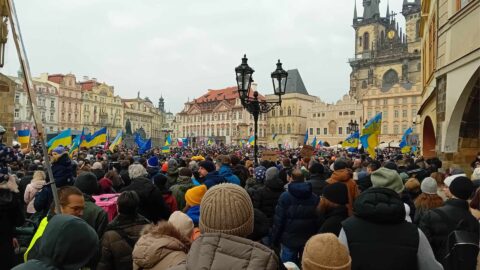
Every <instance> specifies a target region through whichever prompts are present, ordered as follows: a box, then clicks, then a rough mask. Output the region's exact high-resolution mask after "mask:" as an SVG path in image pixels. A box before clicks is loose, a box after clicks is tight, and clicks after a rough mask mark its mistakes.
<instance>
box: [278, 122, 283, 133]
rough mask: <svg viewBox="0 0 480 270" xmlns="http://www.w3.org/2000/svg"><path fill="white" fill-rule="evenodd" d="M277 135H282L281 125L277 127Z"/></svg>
mask: <svg viewBox="0 0 480 270" xmlns="http://www.w3.org/2000/svg"><path fill="white" fill-rule="evenodd" d="M278 133H279V134H282V133H283V127H282V124H280V125H278Z"/></svg>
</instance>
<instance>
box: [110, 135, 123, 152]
mask: <svg viewBox="0 0 480 270" xmlns="http://www.w3.org/2000/svg"><path fill="white" fill-rule="evenodd" d="M122 141H123V131H122V130H120V131H119V132H118V133H117V137H115V139H114V140H113V142H112V144H110V146H109V147H108V149H110V151H112V152H113V150H115V147H116V146H117V145H120V144H121V143H122Z"/></svg>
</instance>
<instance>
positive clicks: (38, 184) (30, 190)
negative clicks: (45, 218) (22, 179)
mask: <svg viewBox="0 0 480 270" xmlns="http://www.w3.org/2000/svg"><path fill="white" fill-rule="evenodd" d="M43 185H45V181H43V180H42V181H35V182H30V184H28V185H27V188H26V189H25V194H24V195H23V200H24V201H25V203H26V204H27V213H29V214H33V213H35V212H36V211H35V208H34V207H33V201H34V200H35V195H36V194H37V193H38V192H39V191H40V190H41V189H42V187H43Z"/></svg>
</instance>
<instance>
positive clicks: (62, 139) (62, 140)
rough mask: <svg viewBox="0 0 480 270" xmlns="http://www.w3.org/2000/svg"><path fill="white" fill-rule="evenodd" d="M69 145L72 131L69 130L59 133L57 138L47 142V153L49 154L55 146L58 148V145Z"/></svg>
mask: <svg viewBox="0 0 480 270" xmlns="http://www.w3.org/2000/svg"><path fill="white" fill-rule="evenodd" d="M70 144H72V131H71V130H70V129H67V130H64V131H62V132H60V134H58V135H57V136H55V137H53V138H52V139H50V141H48V143H47V147H48V152H51V151H52V150H53V149H55V148H56V147H57V146H60V145H63V146H67V145H70Z"/></svg>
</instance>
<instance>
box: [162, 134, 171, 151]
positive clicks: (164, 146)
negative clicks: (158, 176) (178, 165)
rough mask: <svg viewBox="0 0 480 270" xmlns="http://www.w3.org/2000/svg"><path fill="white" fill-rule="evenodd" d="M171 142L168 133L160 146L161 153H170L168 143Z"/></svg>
mask: <svg viewBox="0 0 480 270" xmlns="http://www.w3.org/2000/svg"><path fill="white" fill-rule="evenodd" d="M171 144H172V137H170V134H168V136H167V138H166V139H165V144H164V145H163V147H162V153H170V145H171Z"/></svg>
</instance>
